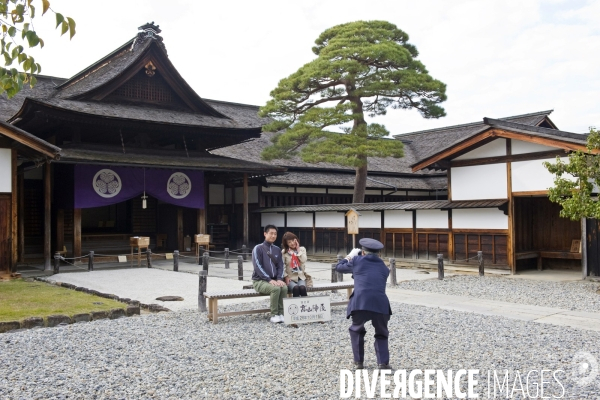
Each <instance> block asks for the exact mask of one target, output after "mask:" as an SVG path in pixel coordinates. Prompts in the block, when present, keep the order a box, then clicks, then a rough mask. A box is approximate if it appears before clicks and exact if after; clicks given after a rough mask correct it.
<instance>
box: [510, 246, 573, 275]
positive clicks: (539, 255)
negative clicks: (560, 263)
mask: <svg viewBox="0 0 600 400" xmlns="http://www.w3.org/2000/svg"><path fill="white" fill-rule="evenodd" d="M516 258H517V260H526V259H530V258H536V259H537V269H538V271H541V270H542V259H544V258H558V259H563V260H581V253H575V252H570V251H545V250H541V251H524V252H521V253H517V254H516Z"/></svg>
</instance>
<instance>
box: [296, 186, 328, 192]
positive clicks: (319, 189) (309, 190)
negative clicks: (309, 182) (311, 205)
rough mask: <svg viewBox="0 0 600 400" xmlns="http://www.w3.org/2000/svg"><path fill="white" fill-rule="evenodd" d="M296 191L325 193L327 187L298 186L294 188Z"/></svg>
mask: <svg viewBox="0 0 600 400" xmlns="http://www.w3.org/2000/svg"><path fill="white" fill-rule="evenodd" d="M296 192H297V193H327V189H325V188H306V187H299V188H296Z"/></svg>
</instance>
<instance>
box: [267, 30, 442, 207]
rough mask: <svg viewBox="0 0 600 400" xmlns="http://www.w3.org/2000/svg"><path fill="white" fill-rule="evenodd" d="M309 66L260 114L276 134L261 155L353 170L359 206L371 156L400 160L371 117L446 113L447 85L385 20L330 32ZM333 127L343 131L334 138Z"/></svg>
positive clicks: (396, 144)
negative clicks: (404, 111) (399, 112)
mask: <svg viewBox="0 0 600 400" xmlns="http://www.w3.org/2000/svg"><path fill="white" fill-rule="evenodd" d="M315 43H316V46H314V47H313V49H312V50H313V52H314V53H315V54H316V55H317V58H315V59H314V60H313V61H311V62H309V63H308V64H305V65H304V66H302V67H301V68H300V69H298V71H296V72H295V73H293V74H292V75H290V76H289V77H287V78H284V79H282V80H281V81H280V82H279V85H278V86H277V87H276V88H275V89H274V90H273V91H272V92H271V100H269V101H268V102H267V104H266V105H265V106H264V107H262V108H261V110H260V115H261V116H263V117H264V116H269V117H271V118H272V119H273V121H272V122H271V123H269V124H267V125H266V126H265V127H264V131H268V132H278V133H277V134H276V135H275V136H274V137H273V139H272V140H273V144H272V145H271V146H269V147H267V148H266V149H265V150H264V151H263V153H262V157H263V159H265V160H273V159H282V158H290V157H292V156H294V155H299V156H300V157H301V158H302V160H303V161H305V162H308V163H318V162H330V163H336V164H339V165H343V166H348V167H353V168H354V169H355V170H356V178H355V186H354V196H353V202H354V203H362V202H363V201H364V197H365V188H366V183H367V159H368V158H369V157H396V158H398V157H402V156H403V147H402V143H401V142H400V141H397V140H381V139H383V138H385V137H387V136H388V135H389V134H390V132H389V131H388V130H387V129H386V128H385V126H383V125H381V124H378V123H368V122H367V120H366V119H365V115H367V116H369V117H375V116H381V115H385V114H386V112H387V109H388V108H390V107H391V108H392V109H413V108H414V109H417V110H418V111H419V112H420V113H421V115H422V116H423V117H424V118H440V117H443V116H444V115H445V112H444V109H443V108H442V107H440V106H439V105H438V104H439V103H441V102H443V101H444V100H446V94H445V91H446V85H445V84H444V83H442V82H440V81H438V80H436V79H433V78H432V77H431V76H430V75H429V73H428V72H427V69H426V68H425V66H424V65H423V63H421V62H420V61H418V60H417V59H416V58H417V56H418V52H417V49H416V47H415V46H413V45H412V44H409V43H408V35H407V34H406V33H405V32H403V31H401V30H400V29H398V28H397V27H396V26H395V25H393V24H391V23H389V22H386V21H356V22H350V23H346V24H342V25H338V26H334V27H333V28H330V29H327V30H326V31H325V32H323V33H322V34H321V35H320V36H319V37H318V38H317V40H316V41H315ZM332 128H333V129H335V128H337V130H339V131H341V132H332V131H331V130H332Z"/></svg>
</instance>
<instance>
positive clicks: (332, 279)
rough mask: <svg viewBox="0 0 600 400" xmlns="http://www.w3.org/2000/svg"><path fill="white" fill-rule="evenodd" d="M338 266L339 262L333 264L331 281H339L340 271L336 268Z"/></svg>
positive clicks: (334, 291)
mask: <svg viewBox="0 0 600 400" xmlns="http://www.w3.org/2000/svg"><path fill="white" fill-rule="evenodd" d="M336 266H337V264H331V283H337V281H338V273H337V271H336V270H335V267H336ZM331 292H332V293H337V290H335V289H334V290H332V291H331Z"/></svg>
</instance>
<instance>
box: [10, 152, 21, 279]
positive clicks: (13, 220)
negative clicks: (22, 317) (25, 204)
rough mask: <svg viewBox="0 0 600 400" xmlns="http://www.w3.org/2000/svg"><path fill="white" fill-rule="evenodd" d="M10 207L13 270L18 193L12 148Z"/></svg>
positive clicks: (15, 263)
mask: <svg viewBox="0 0 600 400" xmlns="http://www.w3.org/2000/svg"><path fill="white" fill-rule="evenodd" d="M11 161H12V163H11V166H12V173H11V177H12V179H11V191H12V193H11V199H10V200H11V207H10V215H11V218H10V270H11V271H15V270H16V268H17V257H18V250H19V242H18V237H17V235H18V229H17V228H18V214H19V212H18V206H19V201H18V195H19V188H18V186H19V185H18V183H17V150H16V149H12V151H11Z"/></svg>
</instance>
